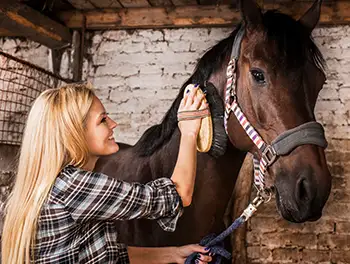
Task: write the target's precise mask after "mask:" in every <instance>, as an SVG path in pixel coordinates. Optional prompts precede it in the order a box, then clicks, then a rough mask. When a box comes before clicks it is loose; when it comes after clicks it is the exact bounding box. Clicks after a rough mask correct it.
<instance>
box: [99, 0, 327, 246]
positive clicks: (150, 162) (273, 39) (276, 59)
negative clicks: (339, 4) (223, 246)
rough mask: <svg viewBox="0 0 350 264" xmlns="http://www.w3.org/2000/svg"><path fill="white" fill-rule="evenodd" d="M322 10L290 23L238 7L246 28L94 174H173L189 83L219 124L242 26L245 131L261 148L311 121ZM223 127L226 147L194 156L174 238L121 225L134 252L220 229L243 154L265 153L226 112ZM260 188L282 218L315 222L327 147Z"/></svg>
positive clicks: (252, 6) (288, 164) (291, 161)
mask: <svg viewBox="0 0 350 264" xmlns="http://www.w3.org/2000/svg"><path fill="white" fill-rule="evenodd" d="M320 5H321V1H316V2H315V3H314V4H313V5H312V7H311V8H310V9H309V10H308V11H307V12H306V13H305V14H304V15H303V16H302V18H300V19H299V20H295V19H293V18H291V17H290V16H288V15H285V14H282V13H279V12H277V11H273V10H269V11H266V12H265V13H262V11H261V9H260V8H259V7H258V6H257V4H256V3H255V1H254V0H241V1H240V11H241V16H242V22H241V23H240V24H239V25H238V26H237V27H236V28H235V29H234V30H233V32H232V33H231V34H230V35H229V36H228V37H227V38H225V39H223V40H222V41H220V42H218V43H217V44H216V45H215V46H213V47H212V48H211V49H210V50H208V51H207V52H206V53H205V55H204V56H203V57H202V58H201V59H200V60H199V62H198V64H197V67H196V69H195V71H194V72H193V74H192V76H191V77H190V78H189V79H188V80H187V81H186V82H185V83H184V84H183V86H182V88H181V89H180V91H179V94H178V96H177V98H176V99H175V100H174V102H173V104H172V105H171V107H170V109H169V110H168V112H167V113H166V115H165V117H164V119H163V120H162V122H161V123H160V124H158V125H155V126H152V127H150V128H149V129H148V130H147V131H146V132H145V133H144V134H143V135H142V136H141V138H140V139H139V141H138V142H137V143H136V144H135V145H134V146H130V145H127V144H122V143H119V146H120V150H119V152H117V153H116V154H113V155H110V156H107V157H101V158H100V159H99V161H98V162H97V165H96V168H95V169H96V170H97V171H100V172H103V173H105V174H107V175H109V176H111V177H115V178H117V179H120V180H124V181H129V182H133V181H136V182H141V183H146V182H149V181H151V180H154V179H156V178H159V177H170V176H171V174H172V171H173V169H174V166H175V162H176V159H177V154H178V147H179V139H180V132H179V129H178V127H177V117H176V114H177V110H178V107H179V104H180V101H181V99H182V97H183V92H184V89H185V87H186V86H187V84H189V83H199V84H200V86H201V87H204V89H205V87H208V88H207V90H206V93H207V97H210V96H212V98H214V100H212V101H211V102H210V101H209V105H210V108H211V109H213V108H215V107H216V106H217V107H218V108H219V110H220V112H221V113H220V115H217V118H218V119H220V118H221V121H220V122H219V125H221V126H222V127H223V126H224V124H225V122H224V121H225V120H224V108H225V100H226V99H225V96H226V95H225V91H226V86H227V75H226V69H227V66H228V64H229V61H230V59H231V57H230V54H231V51H232V49H233V46H234V45H235V44H234V42H235V38H236V37H237V34H238V33H239V32H240V29H242V28H244V31H243V34H242V37H241V40H240V43H238V45H239V48H240V51H239V54H238V57H237V67H236V78H237V81H236V98H237V102H238V104H239V106H240V108H241V110H242V112H243V113H244V114H245V117H246V118H247V120H249V122H250V124H251V125H252V126H253V127H254V128H255V129H256V131H257V132H258V133H259V135H260V136H261V138H262V139H264V141H265V142H272V141H273V140H274V139H275V138H276V137H277V136H278V135H280V134H281V133H285V132H286V131H290V130H291V129H295V128H297V127H299V126H300V125H303V124H305V123H307V122H310V121H315V115H314V107H315V104H316V100H317V97H318V93H319V92H320V90H321V89H322V86H323V84H324V83H325V80H326V78H325V73H324V59H323V57H322V54H321V53H320V51H319V50H318V48H317V47H316V45H315V44H314V42H313V40H312V37H311V32H312V30H313V29H314V28H315V26H316V24H317V23H318V20H319V16H320ZM208 84H212V85H208ZM210 87H214V88H210ZM226 121H227V124H226V130H227V138H226V139H225V140H226V141H225V140H222V142H218V143H217V144H218V145H220V144H222V149H223V151H221V152H220V151H219V152H218V153H216V154H215V153H211V152H209V153H198V154H197V177H196V182H195V190H194V195H193V200H192V204H191V205H190V206H189V207H187V208H185V210H184V213H183V216H182V217H180V219H179V221H178V224H177V227H176V230H175V232H173V233H171V232H165V231H163V230H162V229H161V228H160V227H159V226H158V224H157V223H156V222H155V221H151V220H131V221H123V222H117V223H116V232H117V233H118V238H119V240H120V241H121V242H123V243H126V244H128V245H132V246H169V245H183V244H188V243H198V242H199V241H200V240H201V239H202V238H203V237H204V236H206V235H207V234H211V233H219V232H221V231H222V230H224V228H225V224H224V220H223V218H224V214H225V209H226V207H227V205H228V203H229V200H230V197H231V195H232V192H233V188H234V186H235V182H236V179H237V176H238V173H239V170H240V168H241V166H242V163H243V160H244V158H245V156H246V154H247V153H248V152H250V153H251V154H252V155H254V156H255V157H258V158H259V157H261V156H262V152H261V150H260V149H259V148H258V147H257V146H256V145H255V144H254V143H253V142H252V141H251V139H250V138H249V136H248V135H247V133H246V131H245V130H244V129H243V128H242V126H241V124H240V122H239V121H238V120H237V119H236V117H235V116H234V114H232V113H231V114H228V116H227V120H226ZM214 132H215V129H214ZM214 134H215V133H214ZM214 137H215V136H214ZM225 144H226V145H225ZM266 184H267V185H268V186H267V187H269V188H273V190H274V192H275V194H276V204H277V209H278V211H279V213H280V214H281V216H282V217H283V218H285V219H286V220H288V221H291V222H298V223H301V222H305V221H315V220H317V219H319V218H320V217H321V215H322V209H323V207H324V205H325V203H326V201H327V199H328V196H329V193H330V189H331V175H330V172H329V170H328V167H327V163H326V158H325V152H324V146H318V145H315V144H311V143H310V144H309V143H306V144H302V145H298V146H294V147H293V149H291V150H289V151H288V153H285V155H282V156H280V157H278V158H277V159H276V160H275V162H274V163H273V164H272V165H271V166H270V167H269V169H268V178H267V179H266Z"/></svg>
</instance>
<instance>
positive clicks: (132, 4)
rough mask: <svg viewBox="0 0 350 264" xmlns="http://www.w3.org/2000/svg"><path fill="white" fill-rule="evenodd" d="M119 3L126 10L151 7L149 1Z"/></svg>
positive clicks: (129, 0)
mask: <svg viewBox="0 0 350 264" xmlns="http://www.w3.org/2000/svg"><path fill="white" fill-rule="evenodd" d="M119 3H120V4H121V5H122V6H123V7H125V8H131V7H134V8H135V7H148V6H150V4H149V3H148V1H147V0H119Z"/></svg>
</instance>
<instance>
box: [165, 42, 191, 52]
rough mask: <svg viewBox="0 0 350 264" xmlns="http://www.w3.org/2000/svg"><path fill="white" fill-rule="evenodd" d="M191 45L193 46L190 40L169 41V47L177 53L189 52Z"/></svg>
mask: <svg viewBox="0 0 350 264" xmlns="http://www.w3.org/2000/svg"><path fill="white" fill-rule="evenodd" d="M190 46H191V42H190V41H178V42H170V43H169V49H170V50H172V51H174V52H175V53H179V52H189V51H190Z"/></svg>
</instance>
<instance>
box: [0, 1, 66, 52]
mask: <svg viewBox="0 0 350 264" xmlns="http://www.w3.org/2000/svg"><path fill="white" fill-rule="evenodd" d="M0 25H1V27H2V28H4V29H6V30H7V31H10V32H16V34H18V35H20V36H24V37H27V38H29V39H31V40H33V41H36V42H39V43H41V44H43V45H45V46H47V47H49V48H51V49H57V48H62V47H64V46H66V45H67V44H68V43H70V41H71V34H70V31H69V29H68V28H66V27H65V26H63V25H61V24H59V23H57V22H55V21H53V20H51V19H50V18H48V17H46V16H44V15H42V14H40V13H39V12H38V11H36V10H34V9H32V8H30V7H28V6H26V5H24V4H21V3H18V2H16V1H11V0H1V1H0Z"/></svg>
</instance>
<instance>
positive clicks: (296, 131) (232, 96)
mask: <svg viewBox="0 0 350 264" xmlns="http://www.w3.org/2000/svg"><path fill="white" fill-rule="evenodd" d="M244 32H245V30H244V27H243V26H241V28H240V29H239V31H238V33H237V34H236V37H235V40H234V42H233V47H232V52H231V57H230V61H229V63H228V66H227V71H226V75H227V82H226V92H225V114H224V126H225V130H226V134H227V135H228V131H227V123H228V118H229V115H230V113H231V112H233V113H234V115H235V116H236V118H237V120H238V121H239V123H240V124H241V126H242V127H243V129H244V131H245V132H246V133H247V135H248V136H249V138H250V139H251V140H252V141H253V142H254V144H255V145H256V147H257V148H258V149H259V151H260V153H261V157H260V160H259V159H258V158H257V157H256V156H255V155H254V156H253V163H254V185H255V187H256V188H257V190H258V197H257V198H258V199H255V200H254V201H255V202H254V201H253V205H255V206H256V207H257V206H259V205H260V204H261V203H262V202H266V201H268V200H269V199H270V198H271V194H272V192H271V190H270V189H268V188H267V187H266V184H265V174H266V171H267V169H268V167H270V166H271V165H272V164H273V163H274V162H275V160H276V158H277V157H278V156H282V155H287V154H289V153H290V152H291V151H292V150H293V149H294V148H296V147H298V146H301V145H305V144H313V145H316V146H320V147H323V148H326V147H327V140H326V138H325V136H324V129H323V127H322V125H321V124H320V123H318V122H315V121H311V122H307V123H304V124H302V125H300V126H298V127H295V128H292V129H290V130H287V131H285V132H283V133H282V134H280V135H279V136H278V137H277V138H276V139H274V140H273V141H272V142H271V144H270V145H269V144H268V143H266V142H265V141H264V140H263V139H262V137H261V136H260V135H259V133H258V132H257V131H256V130H255V129H254V127H253V126H252V125H251V124H250V123H249V121H248V119H247V118H246V116H245V115H244V113H243V112H242V110H241V108H240V107H239V105H238V101H237V93H236V80H237V79H236V67H237V62H238V59H239V54H240V47H241V42H242V39H243V36H244ZM247 209H248V208H247ZM249 217H250V216H249ZM249 217H248V218H249Z"/></svg>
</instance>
